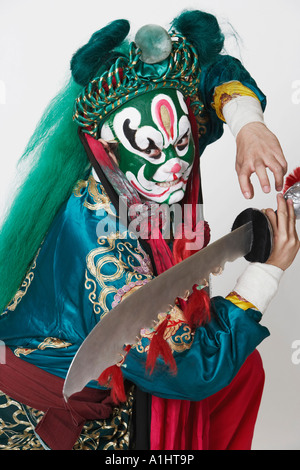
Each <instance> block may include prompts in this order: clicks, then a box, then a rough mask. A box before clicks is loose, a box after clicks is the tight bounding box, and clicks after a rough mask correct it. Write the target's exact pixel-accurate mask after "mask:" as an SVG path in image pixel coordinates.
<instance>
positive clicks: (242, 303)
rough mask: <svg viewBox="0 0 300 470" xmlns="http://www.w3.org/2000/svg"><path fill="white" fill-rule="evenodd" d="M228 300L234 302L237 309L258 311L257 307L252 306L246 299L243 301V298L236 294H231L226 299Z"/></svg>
mask: <svg viewBox="0 0 300 470" xmlns="http://www.w3.org/2000/svg"><path fill="white" fill-rule="evenodd" d="M226 299H227V300H229V301H230V302H232V303H233V304H234V305H236V306H237V307H239V308H241V309H242V310H248V309H249V308H253V309H254V310H257V308H256V307H255V305H253V304H251V303H250V302H248V301H247V300H246V299H243V298H242V297H240V296H239V295H238V294H237V293H236V292H231V293H230V294H229V295H228V296H227V297H226Z"/></svg>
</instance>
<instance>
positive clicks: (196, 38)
mask: <svg viewBox="0 0 300 470" xmlns="http://www.w3.org/2000/svg"><path fill="white" fill-rule="evenodd" d="M172 27H173V28H176V29H177V31H178V32H179V33H180V34H181V35H182V36H186V37H187V38H188V41H189V42H190V43H191V44H192V47H193V48H194V49H195V51H196V53H195V55H197V56H199V60H200V66H202V65H205V64H206V63H208V62H210V61H213V60H215V58H216V56H217V55H218V54H219V52H220V50H221V49H222V46H223V36H222V34H221V32H220V29H219V26H218V24H217V21H216V19H215V17H213V16H212V15H209V14H206V13H203V12H199V11H192V12H184V13H183V14H182V15H180V16H179V17H178V18H176V20H174V22H173V24H172ZM129 29H130V28H129V23H128V21H126V20H117V21H114V22H112V23H110V24H109V25H107V26H106V27H105V28H103V29H101V30H100V31H97V32H96V33H95V34H93V36H92V37H91V39H90V41H89V42H88V43H87V44H86V45H85V46H83V47H82V48H80V49H79V50H78V51H77V52H76V53H75V54H74V56H73V57H72V60H71V72H72V76H71V78H70V80H69V82H68V83H67V84H66V86H65V87H64V88H63V89H62V90H61V91H60V92H59V93H58V95H57V96H56V97H55V98H54V99H53V100H52V102H51V103H50V105H49V106H48V108H47V109H46V111H45V112H44V114H43V116H42V118H41V121H40V123H39V124H38V126H37V128H36V130H35V132H34V134H33V136H32V137H31V139H30V141H29V144H28V146H27V148H26V150H25V152H24V154H23V156H22V157H21V159H20V162H19V165H20V166H21V167H23V164H24V166H25V168H26V173H25V176H24V178H23V181H22V182H21V184H20V186H19V188H18V190H17V192H16V197H15V199H14V201H13V204H12V206H11V208H10V210H9V212H8V214H7V215H6V217H5V218H4V222H3V224H2V226H1V229H0V314H1V312H3V311H4V310H5V308H6V307H7V306H8V304H9V303H10V301H11V300H12V299H13V297H14V295H15V294H16V292H17V290H18V289H19V287H20V285H21V283H22V282H23V280H24V278H25V276H26V274H27V272H28V270H29V268H30V266H31V264H32V262H33V260H34V258H35V256H36V253H37V252H38V250H39V248H40V246H41V244H42V242H43V240H44V238H45V236H46V234H47V232H48V230H49V228H50V226H51V224H52V221H53V219H54V217H55V215H56V214H57V212H58V211H59V209H60V208H61V206H62V204H63V203H64V202H65V201H66V200H67V199H68V198H69V197H70V195H71V194H72V190H73V188H74V186H75V184H76V183H77V181H78V180H79V179H82V178H84V177H85V176H86V174H87V171H88V170H89V168H90V164H89V162H88V159H87V156H86V154H85V151H84V148H83V146H82V145H81V143H80V140H79V138H78V125H77V124H76V123H75V122H74V121H73V114H74V105H75V102H76V100H77V98H78V96H80V95H82V89H83V88H84V89H86V87H88V84H89V82H90V81H91V80H93V79H94V78H95V77H100V76H101V74H103V73H105V72H106V71H108V70H110V69H111V67H112V66H113V64H115V63H116V61H117V60H119V59H120V58H124V59H125V60H126V58H128V57H129V55H130V47H131V46H130V44H129V42H127V41H126V37H127V35H128V33H129ZM208 32H209V34H208ZM193 83H194V84H196V83H197V80H195V81H194V82H193Z"/></svg>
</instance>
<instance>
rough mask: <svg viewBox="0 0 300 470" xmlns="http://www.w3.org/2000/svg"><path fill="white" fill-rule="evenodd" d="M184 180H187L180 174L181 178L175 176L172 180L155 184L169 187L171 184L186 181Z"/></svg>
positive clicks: (174, 184)
mask: <svg viewBox="0 0 300 470" xmlns="http://www.w3.org/2000/svg"><path fill="white" fill-rule="evenodd" d="M186 182H187V180H185V179H184V178H183V176H181V178H177V179H175V180H174V181H166V182H164V183H156V184H157V186H160V187H161V188H171V187H172V186H176V184H179V183H186Z"/></svg>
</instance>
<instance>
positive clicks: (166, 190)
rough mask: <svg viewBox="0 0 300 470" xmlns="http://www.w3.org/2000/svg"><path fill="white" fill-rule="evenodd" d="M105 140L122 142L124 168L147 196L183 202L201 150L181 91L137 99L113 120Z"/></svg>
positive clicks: (103, 132)
mask: <svg viewBox="0 0 300 470" xmlns="http://www.w3.org/2000/svg"><path fill="white" fill-rule="evenodd" d="M101 138H102V139H104V140H106V141H108V142H109V141H114V142H118V156H119V165H120V169H121V170H122V172H123V173H124V174H125V176H126V177H127V179H128V180H129V181H130V182H131V184H132V185H133V186H134V187H135V189H136V190H137V191H138V192H139V193H140V194H141V195H142V196H143V197H144V198H146V199H149V200H152V201H155V202H157V203H159V204H162V203H167V204H174V203H176V202H179V201H181V200H182V198H183V196H184V193H185V190H186V185H187V181H188V178H189V175H190V172H191V170H192V167H193V162H194V155H195V147H194V141H193V138H192V134H191V124H190V121H189V118H188V109H187V106H186V104H185V101H184V97H183V95H182V94H181V93H180V92H179V91H176V90H171V89H168V90H164V92H163V93H162V92H161V91H154V92H150V93H146V94H145V95H142V96H140V97H138V98H135V99H134V100H131V101H130V103H128V104H126V105H123V106H122V107H121V108H120V109H118V110H117V111H116V112H114V113H112V114H111V115H110V116H109V118H108V119H107V121H106V123H105V124H104V126H103V127H102V129H101Z"/></svg>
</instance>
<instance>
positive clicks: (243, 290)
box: [234, 263, 283, 313]
mask: <svg viewBox="0 0 300 470" xmlns="http://www.w3.org/2000/svg"><path fill="white" fill-rule="evenodd" d="M282 275H283V271H282V269H280V268H278V267H277V266H274V265H271V264H262V263H251V264H249V266H248V267H247V268H246V270H245V271H244V273H243V274H242V275H241V276H240V278H239V279H238V281H237V284H236V286H235V288H234V291H235V292H237V294H238V295H240V296H241V297H243V298H245V299H247V300H248V302H250V303H251V304H253V305H255V307H256V308H257V309H258V310H259V311H260V312H261V313H264V312H265V311H266V309H267V308H268V305H269V303H270V302H271V300H272V299H273V298H274V296H275V294H276V292H277V290H278V286H279V282H280V280H281V277H282Z"/></svg>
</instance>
